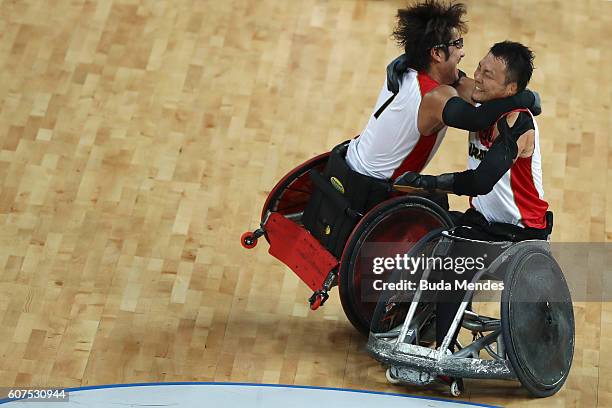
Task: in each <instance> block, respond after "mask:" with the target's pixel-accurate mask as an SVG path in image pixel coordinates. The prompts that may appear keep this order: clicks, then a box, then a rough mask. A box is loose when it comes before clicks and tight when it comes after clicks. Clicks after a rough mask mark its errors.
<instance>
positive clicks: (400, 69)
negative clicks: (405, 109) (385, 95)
mask: <svg viewBox="0 0 612 408" xmlns="http://www.w3.org/2000/svg"><path fill="white" fill-rule="evenodd" d="M407 70H408V61H407V59H406V54H402V55H400V56H399V57H397V58H396V59H394V60H393V61H391V62H390V63H389V65H387V89H388V90H389V92H391V93H393V94H397V93H399V88H400V85H401V83H402V77H403V75H404V72H406V71H407Z"/></svg>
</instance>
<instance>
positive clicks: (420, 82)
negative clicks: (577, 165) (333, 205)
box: [346, 1, 537, 180]
mask: <svg viewBox="0 0 612 408" xmlns="http://www.w3.org/2000/svg"><path fill="white" fill-rule="evenodd" d="M465 12H466V8H465V6H464V5H463V4H461V3H454V4H452V3H451V4H444V3H441V2H438V1H425V2H422V3H418V4H415V5H413V6H411V7H408V8H405V9H401V10H399V11H398V15H397V18H398V19H397V27H396V29H395V32H394V33H393V36H394V38H395V39H396V41H397V43H398V45H400V46H402V47H403V48H404V51H405V53H404V54H403V55H402V56H400V57H399V58H397V59H396V60H394V61H393V62H391V63H390V64H389V66H388V68H387V81H386V84H385V85H384V86H383V88H382V90H381V91H380V94H379V96H378V100H377V102H376V105H375V108H374V112H373V114H372V116H371V117H370V119H369V121H368V124H367V126H366V127H365V129H364V130H363V132H362V133H361V135H360V137H359V138H357V139H355V140H353V141H351V143H350V145H349V147H348V152H347V154H346V161H347V163H348V165H349V167H350V168H351V169H352V170H354V171H356V172H358V173H360V174H363V175H366V176H370V177H372V178H375V179H379V180H393V179H395V178H396V177H398V176H399V175H401V174H403V173H404V172H406V171H413V172H421V170H423V168H424V167H425V166H426V165H427V163H428V162H429V161H430V160H431V158H432V156H433V155H434V154H435V152H436V150H437V149H438V146H439V145H440V143H441V142H442V139H443V137H444V135H445V132H446V127H447V125H448V126H453V127H458V128H461V129H466V130H480V129H483V128H485V127H487V126H490V125H491V124H492V123H493V122H494V121H495V120H496V119H497V118H498V117H499V116H500V115H501V114H503V113H505V112H507V111H509V110H511V109H515V108H531V109H534V110H537V106H534V105H536V99H537V98H536V96H535V95H534V94H533V93H532V92H530V91H527V90H526V91H523V92H520V93H518V94H515V95H513V96H510V97H508V98H504V99H499V100H496V101H492V102H489V103H485V104H483V105H482V106H480V107H475V106H473V105H471V104H469V103H467V102H465V101H463V100H462V99H461V98H460V97H459V96H458V95H459V94H458V90H459V91H460V92H462V93H463V94H464V96H465V97H466V98H468V99H469V96H470V95H469V92H468V91H467V87H468V86H469V82H466V81H465V79H464V78H462V76H463V75H464V74H463V75H462V73H461V71H459V70H458V69H457V64H459V62H460V61H461V59H462V58H463V56H464V55H465V54H464V52H463V38H462V37H461V35H462V34H463V33H465V32H466V31H467V27H466V24H465V22H464V21H463V16H464V14H465Z"/></svg>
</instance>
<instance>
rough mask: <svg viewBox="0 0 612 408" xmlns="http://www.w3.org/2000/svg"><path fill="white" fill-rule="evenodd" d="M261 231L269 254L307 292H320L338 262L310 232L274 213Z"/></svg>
mask: <svg viewBox="0 0 612 408" xmlns="http://www.w3.org/2000/svg"><path fill="white" fill-rule="evenodd" d="M265 229H266V234H267V236H268V240H269V241H270V249H269V251H268V252H269V253H270V255H272V256H273V257H275V258H277V259H278V260H280V261H281V262H283V263H284V264H285V265H287V266H288V267H289V268H291V270H292V271H293V272H294V273H295V274H296V275H297V276H299V277H300V279H302V280H303V281H304V283H306V284H307V285H308V287H310V289H312V290H313V291H316V290H319V289H321V288H322V287H323V282H324V281H325V278H326V277H327V275H328V274H329V272H330V271H331V270H332V269H334V268H335V267H336V266H337V265H338V260H337V259H336V258H334V256H333V255H332V254H330V253H329V252H328V251H327V250H326V249H325V248H324V247H323V246H322V245H321V244H320V243H319V241H317V239H316V238H315V237H313V236H312V235H311V234H310V232H308V231H307V230H305V229H304V228H302V227H300V226H299V225H297V224H296V223H294V222H293V221H291V220H288V219H287V218H285V217H283V216H282V215H280V214H278V213H272V214H271V215H270V217H269V218H268V222H267V223H266V225H265Z"/></svg>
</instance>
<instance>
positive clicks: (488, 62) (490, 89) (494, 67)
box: [472, 53, 517, 102]
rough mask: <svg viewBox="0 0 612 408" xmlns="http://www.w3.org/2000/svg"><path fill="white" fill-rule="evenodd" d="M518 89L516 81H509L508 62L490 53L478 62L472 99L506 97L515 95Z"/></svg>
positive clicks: (477, 100)
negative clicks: (507, 75) (507, 76)
mask: <svg viewBox="0 0 612 408" xmlns="http://www.w3.org/2000/svg"><path fill="white" fill-rule="evenodd" d="M516 90H517V85H516V82H510V83H507V80H506V63H505V61H504V60H503V59H501V58H497V57H495V56H494V55H493V54H491V53H488V54H487V55H486V56H485V57H484V58H483V59H482V60H481V61H480V63H478V68H476V71H475V72H474V90H473V92H472V99H473V100H474V101H475V102H485V101H490V100H491V99H499V98H504V97H506V96H510V95H514V94H515V93H516Z"/></svg>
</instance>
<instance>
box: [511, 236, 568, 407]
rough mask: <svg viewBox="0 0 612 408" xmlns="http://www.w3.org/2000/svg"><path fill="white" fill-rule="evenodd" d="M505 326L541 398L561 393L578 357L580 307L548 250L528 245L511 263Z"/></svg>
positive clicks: (520, 368)
mask: <svg viewBox="0 0 612 408" xmlns="http://www.w3.org/2000/svg"><path fill="white" fill-rule="evenodd" d="M501 324H502V333H503V338H504V343H505V345H506V350H507V354H508V359H509V360H510V363H511V365H512V368H513V369H514V371H515V373H516V375H517V377H518V378H519V380H520V382H521V384H523V386H524V387H525V388H526V389H527V390H528V391H529V392H530V393H531V394H532V395H534V396H536V397H548V396H550V395H553V394H554V393H556V392H557V391H559V389H560V388H561V387H562V386H563V383H564V382H565V380H566V379H567V376H568V374H569V371H570V367H571V365H572V359H573V356H574V342H575V339H574V332H575V325H574V311H573V308H572V299H571V295H570V291H569V288H568V286H567V283H566V281H565V278H564V276H563V273H562V271H561V268H560V267H559V265H558V264H557V262H556V261H555V259H554V258H553V257H552V255H551V254H550V253H549V252H547V251H546V250H545V249H543V248H539V247H530V246H526V247H525V248H522V249H520V250H519V251H518V252H517V253H516V254H515V255H513V257H512V259H511V260H510V262H508V266H507V270H506V276H505V278H504V290H503V292H502V298H501Z"/></svg>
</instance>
